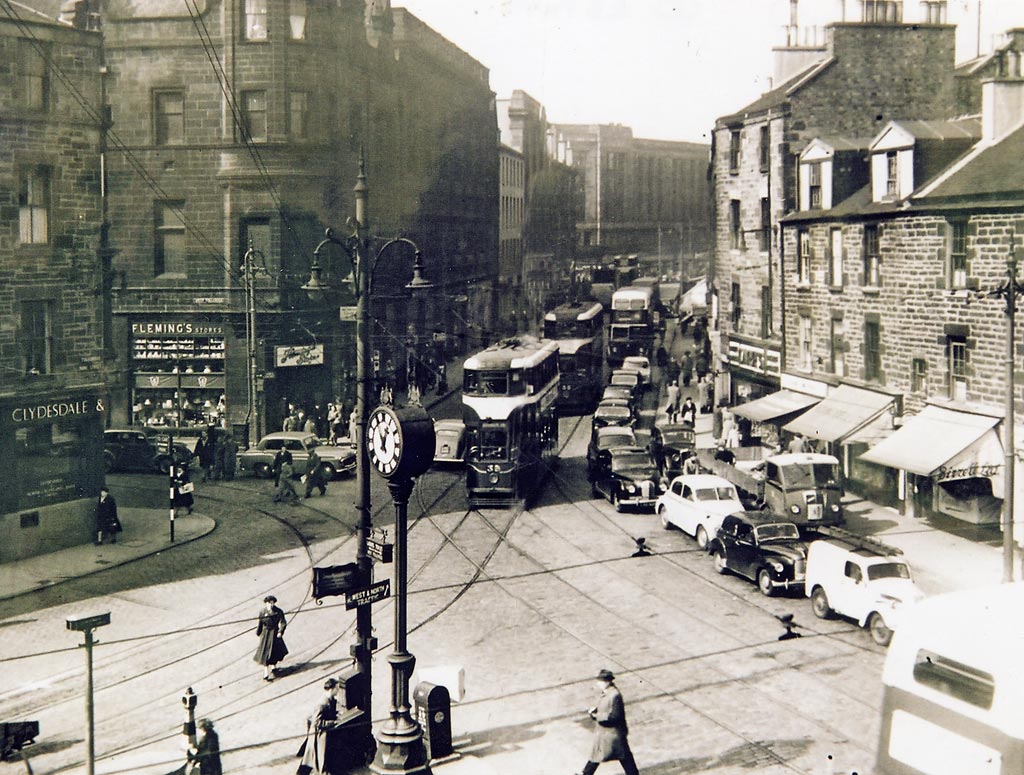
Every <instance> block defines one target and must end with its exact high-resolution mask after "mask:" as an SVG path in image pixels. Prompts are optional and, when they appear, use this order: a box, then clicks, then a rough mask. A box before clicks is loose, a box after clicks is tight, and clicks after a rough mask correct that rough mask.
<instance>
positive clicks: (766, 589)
mask: <svg viewBox="0 0 1024 775" xmlns="http://www.w3.org/2000/svg"><path fill="white" fill-rule="evenodd" d="M757 588H758V589H759V590H761V594H762V595H764V596H765V597H771V596H772V595H774V594H775V587H774V586H772V575H771V574H770V573H769V572H768V569H767V568H761V570H759V571H758V572H757Z"/></svg>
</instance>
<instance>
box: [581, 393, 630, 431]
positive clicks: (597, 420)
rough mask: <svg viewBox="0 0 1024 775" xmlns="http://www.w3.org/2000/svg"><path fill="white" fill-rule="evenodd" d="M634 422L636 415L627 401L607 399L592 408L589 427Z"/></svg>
mask: <svg viewBox="0 0 1024 775" xmlns="http://www.w3.org/2000/svg"><path fill="white" fill-rule="evenodd" d="M634 422H636V417H635V416H634V414H633V406H632V404H631V403H630V402H629V401H626V400H622V399H608V400H606V401H602V402H601V403H599V404H598V405H597V409H595V410H594V417H593V419H592V420H591V428H603V427H605V426H607V425H632V424H633V423H634Z"/></svg>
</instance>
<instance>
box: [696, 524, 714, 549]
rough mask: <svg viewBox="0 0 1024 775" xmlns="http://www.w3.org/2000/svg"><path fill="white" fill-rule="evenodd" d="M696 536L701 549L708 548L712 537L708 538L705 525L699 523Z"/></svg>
mask: <svg viewBox="0 0 1024 775" xmlns="http://www.w3.org/2000/svg"><path fill="white" fill-rule="evenodd" d="M696 538H697V546H698V547H700V548H701V549H707V548H708V541H710V540H711V539H709V538H708V531H707V530H705V529H704V525H697V536H696Z"/></svg>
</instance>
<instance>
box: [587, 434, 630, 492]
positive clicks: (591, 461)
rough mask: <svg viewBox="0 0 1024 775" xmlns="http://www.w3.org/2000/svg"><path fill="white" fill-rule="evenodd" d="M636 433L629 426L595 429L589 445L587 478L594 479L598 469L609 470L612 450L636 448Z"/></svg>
mask: <svg viewBox="0 0 1024 775" xmlns="http://www.w3.org/2000/svg"><path fill="white" fill-rule="evenodd" d="M635 446H637V442H636V433H634V432H633V428H632V427H630V426H629V425H608V426H605V427H601V428H594V429H593V430H592V431H591V432H590V444H588V445H587V477H588V478H590V479H593V478H594V476H595V474H596V473H597V471H598V469H600V468H608V465H609V462H610V461H611V450H613V449H618V448H619V447H635Z"/></svg>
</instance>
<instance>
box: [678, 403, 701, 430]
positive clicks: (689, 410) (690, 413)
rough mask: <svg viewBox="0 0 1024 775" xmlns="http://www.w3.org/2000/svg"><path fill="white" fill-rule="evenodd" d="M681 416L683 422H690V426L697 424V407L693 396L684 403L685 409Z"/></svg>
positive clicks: (681, 411)
mask: <svg viewBox="0 0 1024 775" xmlns="http://www.w3.org/2000/svg"><path fill="white" fill-rule="evenodd" d="M679 416H680V420H682V422H688V423H690V425H696V424H697V405H696V404H695V403H693V398H692V397H691V396H687V397H686V400H685V401H683V408H682V409H680V410H679Z"/></svg>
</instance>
